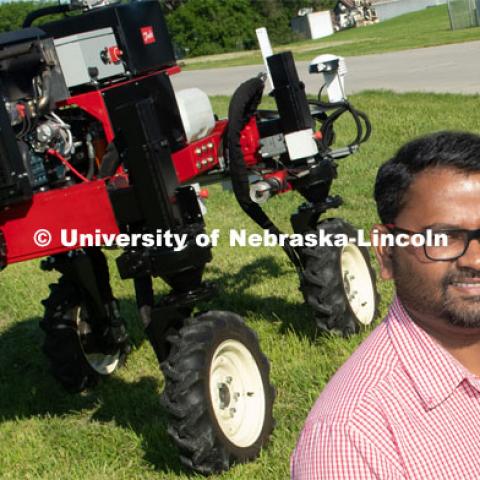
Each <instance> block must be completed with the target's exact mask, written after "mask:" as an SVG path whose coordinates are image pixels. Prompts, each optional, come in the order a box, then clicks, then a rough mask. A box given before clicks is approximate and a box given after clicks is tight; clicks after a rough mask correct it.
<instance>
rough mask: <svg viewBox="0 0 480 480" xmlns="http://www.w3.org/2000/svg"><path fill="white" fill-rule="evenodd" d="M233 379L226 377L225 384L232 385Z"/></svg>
mask: <svg viewBox="0 0 480 480" xmlns="http://www.w3.org/2000/svg"><path fill="white" fill-rule="evenodd" d="M232 380H233V378H232V377H226V378H225V382H226V383H232Z"/></svg>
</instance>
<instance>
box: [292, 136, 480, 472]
mask: <svg viewBox="0 0 480 480" xmlns="http://www.w3.org/2000/svg"><path fill="white" fill-rule="evenodd" d="M375 200H376V203H377V210H378V214H379V217H380V219H381V222H382V224H381V225H376V226H375V228H376V229H377V230H378V231H379V232H381V233H384V234H390V235H391V234H393V235H400V234H402V235H408V236H412V235H418V234H420V235H425V236H426V235H427V232H428V231H431V232H432V233H433V234H434V235H435V234H441V235H444V236H445V237H446V239H447V242H443V243H442V244H440V245H436V246H435V245H430V244H429V243H425V244H424V245H423V246H421V247H420V246H414V245H413V242H411V243H410V244H409V245H408V246H406V247H399V246H395V245H393V246H378V247H375V251H376V256H377V259H378V261H379V264H380V274H381V277H382V278H383V279H384V280H393V281H394V284H395V290H396V296H395V298H394V300H393V302H392V305H391V307H390V310H389V313H388V315H387V317H386V318H385V320H384V321H383V322H382V323H381V324H380V325H379V326H378V327H377V328H376V329H375V330H374V331H373V332H372V333H371V334H370V336H369V337H368V339H367V340H366V341H365V342H364V343H363V344H362V345H361V346H360V347H359V348H358V349H357V350H356V352H355V353H354V354H353V355H352V356H351V357H350V359H349V360H348V361H347V362H346V363H345V364H344V365H343V367H342V368H340V369H339V371H338V372H337V373H336V374H335V376H334V377H333V378H332V379H331V380H330V382H329V383H328V385H327V386H326V387H325V389H324V391H323V392H322V395H321V396H320V397H319V399H318V400H317V402H316V404H315V406H314V407H313V409H312V411H311V412H310V415H309V417H308V419H307V422H306V424H305V427H304V429H303V431H302V434H301V436H300V439H299V442H298V444H297V447H296V449H295V452H294V453H293V455H292V463H291V473H292V479H294V480H301V479H302V480H303V479H309V480H316V479H345V480H347V479H348V480H362V479H381V480H385V479H395V480H397V479H407V478H408V479H422V480H423V479H426V480H431V479H435V480H440V479H448V480H452V479H478V478H480V137H479V136H477V135H472V134H468V133H459V132H440V133H436V134H433V135H428V136H425V137H422V138H419V139H416V140H414V141H412V142H410V143H408V144H406V145H405V146H403V147H402V148H401V149H400V150H399V151H398V152H397V154H396V155H395V156H394V157H393V158H392V159H390V160H389V161H387V162H386V163H384V164H383V165H382V166H381V168H380V170H379V172H378V175H377V179H376V184H375Z"/></svg>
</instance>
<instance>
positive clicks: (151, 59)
mask: <svg viewBox="0 0 480 480" xmlns="http://www.w3.org/2000/svg"><path fill="white" fill-rule="evenodd" d="M41 28H42V30H44V31H45V32H47V34H49V35H50V36H52V37H54V38H55V39H58V38H64V37H68V36H70V35H78V34H81V33H85V32H93V31H95V30H101V29H105V28H112V29H113V32H114V35H115V38H116V40H117V43H118V47H119V48H120V50H121V51H122V57H121V58H122V61H123V62H124V65H125V68H126V70H127V71H129V72H130V73H132V74H133V75H140V74H142V73H147V72H149V71H152V70H159V69H161V68H166V67H171V66H174V65H175V64H176V60H175V55H174V51H173V46H172V43H171V41H170V36H169V34H168V30H167V25H166V22H165V18H164V16H163V12H162V9H161V7H160V4H159V2H158V1H156V0H154V1H142V2H132V3H128V4H117V5H111V6H107V7H101V8H95V9H93V10H91V11H89V12H86V13H83V14H81V15H75V16H72V17H69V18H65V19H63V20H59V21H56V22H51V23H46V24H43V25H41Z"/></svg>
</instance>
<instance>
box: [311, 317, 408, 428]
mask: <svg viewBox="0 0 480 480" xmlns="http://www.w3.org/2000/svg"><path fill="white" fill-rule="evenodd" d="M398 367H399V359H398V356H397V354H396V351H395V349H394V348H393V346H392V343H391V341H390V339H389V337H388V332H387V325H386V322H385V321H383V322H382V323H381V324H380V325H378V326H377V327H376V328H375V330H374V331H373V332H372V333H371V334H370V335H369V337H368V338H367V339H366V340H365V341H364V342H363V343H362V344H361V345H360V346H359V347H358V348H357V350H356V351H355V352H354V353H353V354H352V355H351V356H350V358H349V359H348V360H347V361H346V362H345V363H344V364H343V366H342V367H340V369H339V370H338V371H337V372H336V373H335V375H334V376H333V377H332V378H331V379H330V381H329V382H328V384H327V385H326V386H325V388H324V389H323V391H322V393H321V394H320V396H319V398H318V400H317V401H316V403H315V405H314V407H313V409H312V411H311V412H310V415H309V417H308V419H307V424H314V423H328V424H330V425H337V426H340V425H345V426H346V425H350V426H356V425H361V424H363V422H364V421H365V422H368V421H370V420H373V418H374V416H375V413H374V412H377V413H378V416H379V420H380V421H382V420H381V417H382V414H381V403H382V402H381V399H382V398H383V396H384V395H383V393H384V392H385V391H386V390H390V389H392V388H395V385H394V384H395V383H396V380H397V377H398V373H399V370H401V369H399V368H398ZM367 416H368V418H366V417H367Z"/></svg>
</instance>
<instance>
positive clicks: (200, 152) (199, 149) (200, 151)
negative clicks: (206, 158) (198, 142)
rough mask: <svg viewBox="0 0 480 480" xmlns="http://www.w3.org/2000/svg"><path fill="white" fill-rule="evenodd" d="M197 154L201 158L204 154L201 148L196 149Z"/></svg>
mask: <svg viewBox="0 0 480 480" xmlns="http://www.w3.org/2000/svg"><path fill="white" fill-rule="evenodd" d="M195 154H196V155H198V156H200V155H201V154H202V149H201V148H196V149H195Z"/></svg>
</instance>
